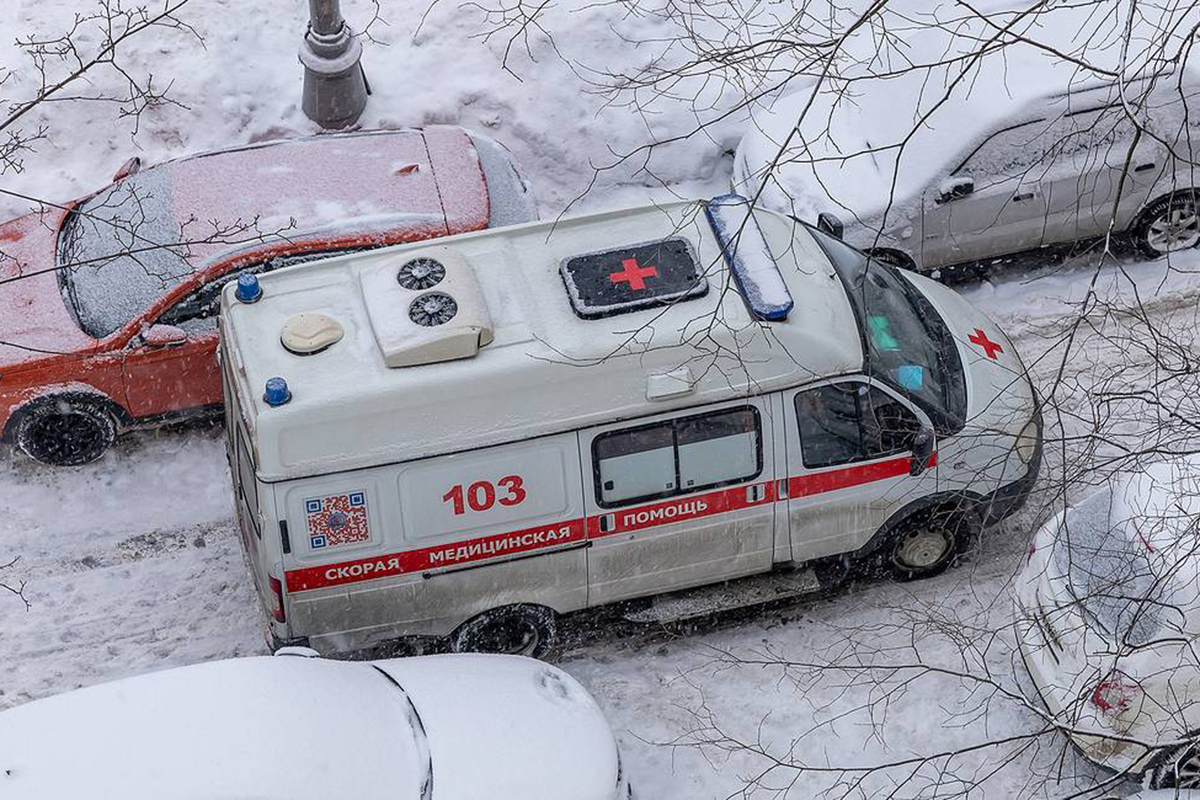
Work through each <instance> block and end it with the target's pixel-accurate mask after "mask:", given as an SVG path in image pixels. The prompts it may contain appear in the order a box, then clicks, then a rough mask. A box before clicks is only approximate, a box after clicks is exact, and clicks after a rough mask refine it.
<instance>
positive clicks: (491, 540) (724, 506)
mask: <svg viewBox="0 0 1200 800" xmlns="http://www.w3.org/2000/svg"><path fill="white" fill-rule="evenodd" d="M911 464H912V457H911V456H899V457H897V458H892V459H888V460H887V461H880V462H876V463H874V464H859V465H856V466H852V467H841V468H838V469H832V470H828V471H826V472H817V473H813V474H810V475H801V476H799V477H794V478H789V479H788V493H789V495H790V496H791V497H806V496H809V495H814V494H821V493H824V492H832V491H836V490H838V489H846V488H850V487H852V486H861V485H862V484H865V483H872V482H874V481H881V480H887V479H888V478H895V477H898V476H901V475H907V474H908V472H909V467H910V465H911ZM936 464H937V454H936V453H935V454H933V456H931V457H930V459H929V466H931V467H932V466H935V465H936ZM759 493H761V497H759V498H758V499H753V498H754V496H755V495H758V494H759ZM776 500H779V501H780V502H787V498H781V497H778V496H777V495H776V493H775V482H774V481H766V482H763V483H752V484H743V485H741V486H734V487H731V488H728V489H718V490H717V491H714V492H706V493H705V494H700V495H692V496H689V497H682V498H675V499H673V500H667V501H665V502H661V503H651V504H649V505H644V506H636V507H634V508H623V509H620V510H616V511H609V512H606V513H603V514H596V515H594V516H591V517H588V518H587V519H586V520H585V519H573V520H567V521H564V522H559V523H555V524H553V525H543V526H540V527H536V528H524V529H522V530H517V531H511V532H509V533H498V534H494V535H492V536H484V537H481V538H478V539H469V540H467V541H463V542H453V543H451V544H444V545H438V546H437V547H426V548H422V549H420V550H409V551H406V552H403V553H389V554H387V555H382V556H374V557H372V558H360V559H358V560H356V561H344V562H341V563H338V564H327V565H325V566H320V567H305V568H303V569H294V570H291V571H289V572H288V573H287V574H286V576H285V578H286V585H287V590H288V591H289V592H303V591H306V590H308V589H320V588H323V587H326V586H340V585H342V584H346V583H358V582H359V581H368V580H373V579H375V578H387V577H390V576H393V575H403V574H405V573H410V572H424V571H426V570H430V569H438V568H441V567H448V566H455V565H458V564H469V563H471V562H475V561H486V560H488V559H492V558H496V557H499V556H505V555H513V554H518V553H528V552H533V551H536V550H542V549H546V548H551V547H557V546H559V545H562V544H569V543H571V542H578V541H582V540H583V539H584V537H585V535H586V536H587V537H588V538H593V539H594V538H599V537H601V536H609V535H611V534H614V533H628V532H630V531H638V530H642V529H644V528H652V527H654V526H656V525H663V524H666V523H670V522H684V521H687V520H691V519H699V518H701V517H709V516H713V515H716V514H725V513H728V512H730V511H740V510H741V509H744V508H751V507H753V506H760V505H765V504H767V503H772V502H775V501H776ZM606 516H611V517H612V518H613V520H614V524H613V527H612V528H611V529H610V530H606V531H602V530H600V520H601V518H602V517H606Z"/></svg>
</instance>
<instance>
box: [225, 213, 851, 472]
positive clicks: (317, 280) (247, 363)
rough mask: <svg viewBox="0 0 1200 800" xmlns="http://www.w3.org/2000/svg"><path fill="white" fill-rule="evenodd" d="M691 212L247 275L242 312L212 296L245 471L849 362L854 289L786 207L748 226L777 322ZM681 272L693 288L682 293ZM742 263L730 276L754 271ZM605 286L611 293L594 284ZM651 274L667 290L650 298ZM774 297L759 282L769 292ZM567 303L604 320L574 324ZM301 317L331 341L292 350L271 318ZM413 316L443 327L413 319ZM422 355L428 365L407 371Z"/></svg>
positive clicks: (532, 431)
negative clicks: (332, 333) (752, 305)
mask: <svg viewBox="0 0 1200 800" xmlns="http://www.w3.org/2000/svg"><path fill="white" fill-rule="evenodd" d="M714 202H715V201H714ZM704 209H705V204H704V203H702V202H677V203H671V204H666V205H659V206H648V207H642V208H633V209H627V210H621V211H613V212H607V213H602V214H593V215H588V216H579V217H574V218H566V219H562V220H558V221H556V222H544V223H532V224H528V225H521V226H514V227H510V228H503V229H497V230H492V231H480V232H476V233H469V234H463V235H460V236H454V237H449V238H446V239H441V240H438V241H434V242H426V243H414V244H410V245H400V246H397V247H392V248H386V249H381V250H376V251H371V252H368V253H360V254H352V255H345V256H339V257H336V258H332V259H329V260H326V261H322V262H314V263H311V264H305V265H300V266H296V267H291V268H286V269H282V270H279V271H278V272H274V273H271V274H268V275H264V276H262V278H261V290H262V299H261V300H259V301H258V302H256V303H253V304H245V303H240V302H238V301H237V300H236V299H235V290H234V287H232V286H229V287H226V290H225V292H224V294H223V295H222V312H221V324H222V335H223V345H222V349H223V352H224V353H225V357H226V358H227V359H228V360H229V362H230V365H231V366H232V367H233V372H234V382H235V389H234V391H235V393H236V395H237V400H238V402H239V405H240V406H241V407H242V413H243V415H244V417H245V418H246V419H247V421H248V424H249V425H250V427H251V428H252V430H251V432H250V433H251V438H252V439H254V440H255V443H256V445H257V451H258V470H259V475H260V477H262V478H263V479H264V480H281V479H285V478H290V477H299V476H303V475H312V474H321V473H326V472H330V471H334V470H342V469H351V468H356V467H365V466H370V465H373V464H380V463H390V462H395V461H405V460H409V459H413V458H420V457H423V456H429V455H435V454H441V453H445V452H448V451H454V450H464V449H470V448H475V447H480V446H484V445H488V444H497V443H500V442H505V441H513V440H516V439H526V438H531V437H535V436H539V435H544V434H548V433H556V432H561V431H565V430H571V429H575V428H580V427H585V426H589V425H596V424H601V423H605V422H610V421H614V420H619V419H628V418H632V417H637V416H642V415H646V414H652V413H659V412H663V411H668V410H671V409H673V408H680V407H687V406H694V405H699V404H703V403H708V402H716V401H719V400H723V399H731V398H736V397H739V396H745V395H746V394H747V393H748V392H751V391H755V392H758V391H771V390H772V389H776V388H780V387H783V386H790V385H796V384H799V383H802V382H804V381H808V380H812V379H814V378H817V377H823V376H828V375H836V374H843V373H847V372H853V371H856V370H858V369H860V368H861V366H862V358H863V355H862V345H861V339H860V336H859V333H858V330H857V325H856V322H855V318H854V315H853V312H852V310H851V307H850V303H849V300H848V298H847V296H846V293H845V290H844V288H843V286H842V284H841V282H840V280H839V279H838V278H837V276H836V273H835V272H834V271H833V268H832V266H831V265H830V263H829V260H828V258H827V257H826V256H825V255H824V253H823V252H822V251H821V249H820V248H819V247H818V245H817V244H816V242H815V241H814V240H813V239H812V235H811V234H810V233H808V231H807V230H806V229H805V228H804V227H803V226H801V225H799V224H797V223H796V222H794V221H793V220H791V219H788V218H787V217H785V216H783V215H780V214H776V213H774V212H768V211H760V212H756V214H755V220H756V221H757V226H758V228H759V229H760V230H761V237H760V238H758V241H757V243H756V244H755V245H754V251H753V252H749V251H748V252H746V253H742V255H743V256H744V258H745V259H746V260H753V259H761V258H762V256H763V252H765V250H766V249H767V248H768V247H769V251H770V255H771V256H773V259H774V261H775V263H777V264H778V271H779V274H781V275H782V276H783V281H784V284H785V286H786V292H785V293H784V294H786V293H790V295H791V300H790V301H789V302H793V303H794V307H791V308H790V311H789V312H788V316H787V318H786V320H783V321H778V322H771V323H763V322H761V321H759V320H757V319H754V318H752V316H751V314H750V311H749V310H748V308H747V305H746V303H745V302H744V301H743V299H742V296H741V295H740V294H739V293H738V290H737V288H736V287H735V285H734V284H733V282H732V280H731V273H730V269H729V267H728V266H727V265H726V260H725V258H724V254H723V252H722V250H721V247H720V245H719V244H718V242H717V240H716V238H715V237H714V234H713V228H712V226H711V225H710V223H709V221H708V219H707V218H706V215H705V213H704ZM747 229H748V228H747ZM764 240H765V243H766V246H765V247H764V246H763V244H762V242H763V241H764ZM744 241H747V242H749V241H750V237H749V236H747V238H746V239H745V240H744ZM655 242H659V243H664V246H666V244H669V243H671V242H682V243H683V244H682V245H677V246H675V248H676V250H675V251H672V252H671V253H667V251H666V250H665V249H664V250H662V251H659V252H658V253H657V255H658V256H669V258H668V260H667V261H664V262H663V263H662V265H661V266H662V268H663V272H664V274H663V275H659V267H660V264H659V263H643V261H641V260H640V259H650V260H654V261H656V262H657V260H658V258H657V256H656V255H655V251H654V249H653V247H651V248H650V249H649V250H646V249H645V247H646V246H647V245H650V244H651V243H655ZM684 245H686V246H684ZM740 252H741V251H740V249H739V253H740ZM589 254H591V255H602V256H604V258H595V259H592V262H591V267H590V268H589V269H590V270H592V272H591V273H589V272H587V270H585V271H584V272H582V273H581V272H578V271H575V270H574V265H578V263H579V262H578V261H576V259H577V258H578V257H579V256H583V255H589ZM417 259H430V260H433V261H436V262H438V264H439V265H440V266H441V267H443V268H444V271H445V276H446V277H445V278H444V279H443V282H441V283H436V284H431V283H428V280H429V279H428V275H427V270H426V269H425V268H423V269H421V270H419V272H420V273H421V275H422V276H425V277H424V278H422V279H421V280H422V282H421V283H413V282H412V281H413V280H414V277H415V273H414V270H415V267H409V266H406V265H409V264H412V263H413V262H414V261H416V260H417ZM691 265H694V268H695V269H696V270H697V271H698V275H697V276H696V279H698V278H700V277H702V278H703V281H704V282H706V285H707V287H708V288H707V291H704V292H702V293H700V292H690V293H689V292H686V291H685V292H684V293H683V296H682V297H681V296H680V294H679V291H677V290H678V289H680V288H681V287H686V285H687V280H686V275H687V273H688V270H689V269H691V268H692V267H691ZM599 272H603V276H604V278H603V279H601V278H600V277H597V275H598V274H599ZM743 272H744V275H743V278H742V280H743V281H744V282H745V281H759V282H761V281H762V278H763V276H762V275H758V274H756V273H755V271H754V270H753V269H749V270H743ZM770 272H771V273H772V274H774V270H773V269H772V270H770ZM572 276H573V279H574V280H575V283H576V287H575V288H576V290H577V291H576V296H575V298H574V300H575V302H573V296H572V294H570V293H569V292H568V288H567V285H566V284H567V283H569V282H570V280H567V279H569V278H572ZM604 280H607V283H608V284H610V285H611V287H612V288H614V289H615V288H616V287H617V286H618V284H619V285H620V288H619V289H618V290H617V292H618V293H617V294H610V293H609V292H608V290H607V289H606V290H605V291H604V292H600V287H603V286H604V285H605V284H604ZM401 281H404V282H407V283H408V284H409V285H411V286H413V287H415V288H413V289H411V290H410V289H405V288H404V287H403V286H402V285H401ZM657 281H665V282H666V284H667V287H666V288H665V289H660V290H656V289H655V288H654V287H655V284H656V282H657ZM451 284H453V288H445V287H447V286H451ZM584 284H586V286H590V287H592V288H591V290H587V291H585V292H584V295H586V296H583V295H579V294H578V289H579V286H580V285H584ZM697 285H699V284H697ZM588 291H591V292H592V294H590V295H589V294H588ZM641 291H661V292H662V294H661V295H660V297H659V298H658V301H657V302H655V303H653V304H650V305H647V306H644V307H639V305H638V304H637V303H634V302H632V301H631V300H630V299H629V297H628V296H629V295H636V294H638V293H639V292H641ZM759 291H760V292H761V291H763V290H762V289H761V287H759ZM782 291H783V287H781V286H771V287H770V289H769V291H768V292H767V295H768V296H767V297H766V299H767V300H771V301H775V300H780V298H779V297H778V295H779V294H780V292H782ZM405 292H416V293H417V294H418V295H419V297H418V298H417V299H416V300H412V299H411V298H412V297H413V296H414V295H412V294H405ZM439 295H440V297H439ZM672 298H674V300H673V302H671V301H672ZM580 301H582V302H583V303H584V304H585V305H588V306H590V307H591V309H592V310H595V311H597V313H599V314H601V315H599V316H586V317H585V316H582V315H581V314H580V313H578V312H577V309H578V308H579V305H578V304H579V302H580ZM663 302H669V303H670V304H667V305H664V304H663ZM780 307H781V308H782V307H783V304H782V303H780ZM313 313H317V314H323V315H326V316H328V317H330V318H331V319H333V320H335V321H336V322H337V323H338V324H340V325H341V326H342V328H343V330H344V336H343V337H342V338H341V340H340V341H338V342H337V343H336V344H333V345H332V346H330V347H329V348H328V349H326V350H324V351H323V352H320V353H317V354H316V355H309V356H301V355H295V354H293V353H290V352H288V351H287V350H286V349H285V348H284V347H283V346H282V345H281V343H280V332H281V330H282V329H283V326H284V325H285V323H287V322H288V320H289V319H291V318H293V317H295V316H296V315H299V314H313ZM585 313H590V312H588V311H586V310H585ZM418 316H419V317H421V319H424V320H426V321H436V320H437V319H445V320H449V322H447V323H446V324H445V326H444V327H443V328H439V327H437V326H432V327H429V328H421V327H420V325H422V324H424V323H421V322H420V320H418V319H417V317H418ZM764 318H766V317H764ZM770 318H771V319H775V318H777V317H776V316H772V317H770ZM410 319H411V320H413V322H416V323H417V324H415V325H414V324H413V323H411V322H410ZM439 330H445V331H446V333H445V334H441V335H440V334H439V333H438V331H439ZM427 331H428V332H427ZM493 337H494V338H493ZM472 355H473V357H462V356H472ZM427 357H431V358H432V359H433V360H435V361H437V363H421V362H423V361H424V360H428V358H427ZM455 357H457V358H456V360H438V359H444V358H455ZM388 363H394V364H419V365H416V366H404V367H402V368H400V367H389V366H388ZM276 376H279V377H282V378H284V379H285V380H286V382H287V387H288V390H289V391H290V393H291V398H290V400H289V402H286V403H285V404H282V405H278V406H272V405H270V404H268V403H267V402H266V401H265V399H264V387H265V384H266V381H267V380H268V379H270V378H273V377H276ZM663 376H668V377H663ZM282 397H283V395H282V394H281V395H279V398H280V399H282Z"/></svg>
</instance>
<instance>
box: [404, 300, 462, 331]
mask: <svg viewBox="0 0 1200 800" xmlns="http://www.w3.org/2000/svg"><path fill="white" fill-rule="evenodd" d="M457 313H458V303H456V302H454V298H453V297H451V296H450V295H448V294H442V293H441V292H430V293H429V294H424V295H421V296H420V297H418V298H417V299H416V300H413V301H412V305H410V306H409V307H408V318H409V319H411V320H412V321H413V322H415V323H417V324H418V325H421V326H423V327H426V328H432V327H434V326H436V325H445V324H446V323H447V322H449V321H450V320H452V319H454V315H455V314H457Z"/></svg>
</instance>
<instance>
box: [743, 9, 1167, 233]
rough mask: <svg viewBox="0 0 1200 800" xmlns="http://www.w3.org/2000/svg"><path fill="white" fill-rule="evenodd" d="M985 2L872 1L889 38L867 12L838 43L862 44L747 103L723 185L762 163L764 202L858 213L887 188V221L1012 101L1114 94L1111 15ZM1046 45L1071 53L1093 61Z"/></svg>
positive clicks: (1135, 68) (1036, 104) (1150, 38)
mask: <svg viewBox="0 0 1200 800" xmlns="http://www.w3.org/2000/svg"><path fill="white" fill-rule="evenodd" d="M991 5H992V8H990V9H986V11H987V14H988V16H989V20H988V21H986V22H985V21H984V20H982V19H980V18H979V17H976V16H974V15H973V14H967V13H965V12H963V11H962V9H961V7H960V6H958V5H938V6H935V7H934V8H933V9H930V10H900V11H895V10H893V9H892V7H891V6H890V5H889V6H888V7H887V8H885V9H883V10H882V11H881V12H880V14H879V18H880V20H881V21H882V22H883V23H884V24H886V26H887V28H888V29H889V30H890V32H891V34H892V36H891V37H890V38H886V39H885V38H878V37H876V36H875V35H874V27H873V26H872V27H870V28H868V29H866V30H865V31H864V32H863V33H861V34H858V35H857V36H856V37H852V40H851V42H850V43H849V44H848V49H849V50H850V51H851V52H852V53H853V52H858V51H863V52H861V53H860V55H861V56H862V57H861V58H860V59H858V60H857V62H855V63H854V65H853V66H851V67H850V68H848V69H847V70H845V71H844V72H843V73H842V74H841V75H840V76H838V77H836V78H831V79H830V80H828V81H827V82H826V83H825V84H823V85H821V86H820V87H819V88H816V84H810V85H807V86H804V87H803V88H799V89H798V90H797V91H795V92H793V93H791V94H787V95H784V96H783V97H780V98H776V99H774V100H773V101H771V102H769V104H768V105H766V107H760V108H757V109H755V110H754V111H753V113H752V120H751V124H750V127H749V128H748V132H747V134H746V135H745V136H744V137H743V139H742V142H741V144H740V145H739V148H738V153H737V157H736V159H735V169H734V188H735V190H736V191H738V192H739V193H741V194H744V195H748V196H754V195H755V193H756V192H757V191H758V189H759V187H760V186H762V184H763V183H764V176H767V175H768V174H769V175H770V177H769V178H767V179H766V181H765V183H766V186H765V188H764V189H763V191H762V194H761V196H760V197H759V199H760V201H761V202H762V203H764V204H765V205H767V206H768V207H771V208H776V209H779V210H781V211H785V212H787V213H790V214H794V215H796V216H799V217H801V218H804V219H815V218H816V215H817V214H818V213H819V212H821V211H833V212H834V213H840V214H848V215H849V216H850V217H851V218H852V219H857V220H861V221H864V222H866V221H872V220H876V219H877V218H878V217H879V216H881V215H882V213H883V211H884V210H885V208H886V207H887V205H888V199H889V196H893V197H894V202H893V213H894V214H895V217H896V218H895V219H893V218H892V215H889V219H888V222H897V221H900V220H901V219H903V214H900V213H898V212H900V211H902V210H903V207H904V206H905V205H907V203H908V202H909V201H911V200H912V199H913V198H914V197H916V196H917V195H919V193H920V192H922V191H923V190H924V189H925V188H926V187H928V186H930V185H931V184H932V183H933V182H935V181H936V180H938V179H939V178H940V177H944V176H945V175H946V174H948V173H949V171H950V170H952V169H954V168H955V167H956V166H958V161H959V160H961V159H959V158H958V157H959V156H961V155H965V154H967V153H969V152H970V151H971V149H973V147H974V146H975V145H977V144H978V143H979V142H980V141H981V140H982V139H983V138H984V137H985V136H986V135H988V134H989V133H990V132H991V131H992V130H994V129H995V128H996V127H997V126H998V125H1001V124H1003V123H1006V122H1007V121H1008V120H1011V121H1012V122H1013V123H1015V122H1019V121H1020V118H1023V117H1022V114H1023V115H1025V116H1029V115H1037V116H1044V115H1045V112H1046V111H1047V108H1046V105H1047V104H1049V103H1051V102H1053V101H1055V99H1056V98H1058V102H1062V103H1064V106H1063V108H1062V109H1060V110H1059V112H1058V113H1062V112H1063V111H1066V110H1067V108H1068V107H1067V106H1066V105H1065V102H1066V101H1065V100H1064V99H1062V98H1063V96H1064V95H1066V94H1067V93H1070V94H1073V95H1076V98H1075V99H1073V100H1071V102H1070V108H1071V109H1072V110H1074V109H1076V103H1075V100H1080V101H1082V102H1085V103H1087V102H1089V100H1095V101H1096V102H1094V103H1089V105H1097V104H1104V103H1105V102H1106V101H1105V100H1104V98H1101V97H1093V98H1088V99H1087V100H1085V99H1084V95H1089V94H1099V93H1104V94H1105V95H1107V94H1109V93H1110V92H1111V93H1113V94H1114V97H1115V92H1113V90H1112V89H1111V87H1110V85H1109V84H1110V80H1109V79H1106V78H1103V77H1102V76H1103V72H1104V71H1105V70H1112V69H1115V68H1116V59H1117V58H1118V57H1119V56H1120V55H1121V54H1122V48H1121V47H1120V44H1121V42H1120V39H1121V37H1120V36H1118V35H1117V34H1119V33H1120V32H1121V31H1123V30H1124V27H1123V24H1119V22H1118V21H1114V19H1113V18H1112V16H1110V15H1096V14H1094V13H1093V12H1094V9H1092V8H1091V7H1090V6H1086V7H1082V6H1081V7H1069V6H1068V7H1062V8H1057V7H1056V8H1052V9H1050V10H1048V11H1042V12H1039V13H1037V14H1029V15H1027V16H1025V15H1024V12H1025V11H1026V10H1025V9H1020V10H1011V9H1012V8H1013V5H1014V3H1012V2H1011V0H1008V1H1007V2H1006V1H1005V0H1000V1H999V2H993V3H992V4H991ZM898 8H900V9H904V8H905V7H904V6H899V7H898ZM1114 13H1117V12H1114ZM1152 22H1153V21H1152V20H1140V23H1141V24H1140V27H1139V24H1137V23H1135V25H1134V28H1133V30H1134V36H1133V37H1132V39H1131V44H1130V48H1131V49H1130V54H1129V61H1128V63H1127V64H1126V65H1125V73H1124V74H1125V75H1127V76H1128V79H1130V80H1132V79H1134V78H1136V77H1138V76H1139V75H1141V74H1142V73H1141V72H1140V70H1142V69H1143V68H1144V65H1143V63H1142V60H1141V59H1139V55H1142V56H1145V55H1148V54H1149V53H1150V49H1151V47H1152V46H1155V45H1156V46H1159V47H1162V46H1163V42H1162V41H1161V40H1158V39H1156V38H1155V37H1159V36H1161V35H1162V30H1166V27H1165V26H1163V27H1162V28H1159V27H1157V26H1154V25H1153V24H1152ZM1010 24H1011V26H1012V27H1011V29H1010V30H1011V34H1020V35H1023V36H1027V37H1029V38H1030V39H1032V40H1034V41H1036V42H1038V43H1041V44H1043V45H1046V46H1047V47H1046V48H1043V47H1037V46H1034V45H1031V44H1026V43H1023V42H1018V41H1015V40H1014V38H1013V36H1012V35H1001V34H1000V32H999V31H1000V29H1001V28H1004V27H1005V26H1007V25H1010ZM1188 29H1190V26H1188ZM1139 32H1140V33H1139ZM1114 37H1116V39H1114ZM1101 45H1103V46H1101ZM1047 48H1054V49H1057V50H1058V51H1060V52H1063V53H1067V54H1070V55H1072V56H1073V57H1074V56H1078V57H1080V58H1081V59H1083V60H1085V61H1086V63H1087V64H1090V65H1093V66H1094V67H1095V69H1094V70H1088V69H1084V68H1082V67H1080V66H1079V65H1078V64H1077V63H1075V62H1074V61H1071V60H1068V59H1064V58H1062V57H1060V56H1058V55H1056V54H1055V53H1053V52H1051V51H1050V50H1049V49H1047ZM1085 48H1086V50H1085ZM814 94H815V96H814ZM1043 100H1044V101H1045V102H1043ZM1108 102H1111V100H1109V101H1108ZM1023 109H1024V110H1023ZM1019 112H1020V113H1019ZM1039 112H1040V113H1039ZM1014 115H1016V116H1014ZM797 125H798V130H797ZM793 131H795V133H794V134H793ZM901 145H903V148H901ZM781 149H782V150H783V152H782V154H781ZM898 162H899V163H898ZM893 181H895V189H894V193H893Z"/></svg>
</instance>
